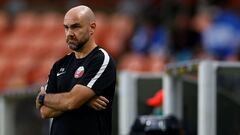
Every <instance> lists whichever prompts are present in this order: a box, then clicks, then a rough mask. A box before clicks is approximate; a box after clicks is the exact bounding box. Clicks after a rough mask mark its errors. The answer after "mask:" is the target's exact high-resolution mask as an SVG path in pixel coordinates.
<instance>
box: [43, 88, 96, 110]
mask: <svg viewBox="0 0 240 135" xmlns="http://www.w3.org/2000/svg"><path fill="white" fill-rule="evenodd" d="M94 96H95V93H94V91H93V90H92V89H90V88H88V87H86V86H83V85H79V84H77V85H75V86H74V87H73V88H72V90H70V91H69V92H64V93H57V94H46V95H45V98H44V106H47V107H49V108H52V109H54V110H58V111H67V110H73V109H77V108H79V107H80V106H81V105H83V104H84V103H86V102H87V101H88V100H90V99H91V98H92V97H94Z"/></svg>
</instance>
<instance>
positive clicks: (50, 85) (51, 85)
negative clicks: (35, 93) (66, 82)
mask: <svg viewBox="0 0 240 135" xmlns="http://www.w3.org/2000/svg"><path fill="white" fill-rule="evenodd" d="M56 68H57V64H56V63H55V64H54V65H53V67H52V69H51V70H50V73H49V75H48V81H47V88H46V92H47V93H55V92H54V90H56V89H57V78H56V71H57V70H56Z"/></svg>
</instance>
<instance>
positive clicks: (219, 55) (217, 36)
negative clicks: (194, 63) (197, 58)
mask: <svg viewBox="0 0 240 135" xmlns="http://www.w3.org/2000/svg"><path fill="white" fill-rule="evenodd" d="M194 26H195V28H196V30H198V31H199V32H200V33H201V38H202V39H201V41H202V48H203V53H202V55H201V58H207V59H215V60H226V61H236V60H238V54H239V47H240V46H239V45H240V40H239V39H240V34H239V33H240V19H239V16H238V15H237V14H236V13H235V12H233V11H231V10H226V9H222V8H209V9H206V10H205V11H200V12H199V13H198V14H197V15H196V17H195V19H194Z"/></svg>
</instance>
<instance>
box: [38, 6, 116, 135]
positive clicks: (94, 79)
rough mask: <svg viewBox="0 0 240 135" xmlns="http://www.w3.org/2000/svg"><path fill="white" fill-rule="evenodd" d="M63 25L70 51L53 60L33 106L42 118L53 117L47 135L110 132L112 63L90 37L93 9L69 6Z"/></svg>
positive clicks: (114, 69)
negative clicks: (46, 79)
mask: <svg viewBox="0 0 240 135" xmlns="http://www.w3.org/2000/svg"><path fill="white" fill-rule="evenodd" d="M64 28H65V35H66V42H67V45H68V47H69V48H70V49H71V50H72V53H70V54H68V55H66V56H65V57H63V58H61V59H60V60H58V61H57V62H55V64H54V65H53V67H52V69H51V71H50V74H49V79H48V83H47V86H46V87H45V88H41V91H40V92H39V94H38V96H37V97H36V107H37V109H39V112H40V114H41V116H42V118H45V119H46V118H53V122H52V125H51V133H50V134H51V135H111V118H112V102H113V97H114V92H115V84H116V67H115V64H114V61H113V59H112V57H111V56H110V55H109V54H108V53H107V52H106V51H105V50H104V49H102V48H100V47H99V46H98V45H97V44H96V43H95V41H94V36H93V35H94V31H95V29H96V22H95V15H94V13H93V11H92V10H91V9H90V8H89V7H87V6H78V7H74V8H72V9H70V10H69V11H68V12H67V13H66V15H65V17H64Z"/></svg>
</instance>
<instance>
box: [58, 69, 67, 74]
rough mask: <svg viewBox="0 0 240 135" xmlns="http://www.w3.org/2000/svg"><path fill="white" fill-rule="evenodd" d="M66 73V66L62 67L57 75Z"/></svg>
mask: <svg viewBox="0 0 240 135" xmlns="http://www.w3.org/2000/svg"><path fill="white" fill-rule="evenodd" d="M65 73H66V71H65V68H60V70H59V72H58V73H57V76H60V75H62V74H65Z"/></svg>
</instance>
